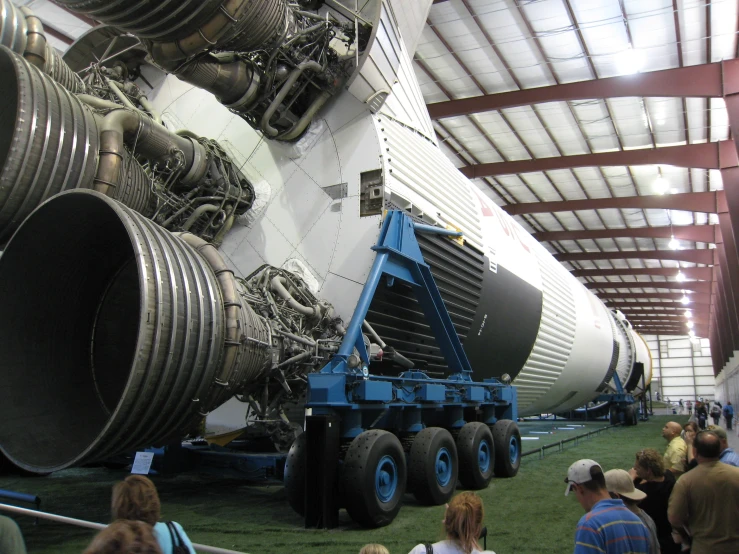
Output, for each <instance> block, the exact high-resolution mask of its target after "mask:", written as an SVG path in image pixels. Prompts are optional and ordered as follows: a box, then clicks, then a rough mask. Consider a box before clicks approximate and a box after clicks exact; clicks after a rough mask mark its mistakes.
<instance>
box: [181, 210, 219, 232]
mask: <svg viewBox="0 0 739 554" xmlns="http://www.w3.org/2000/svg"><path fill="white" fill-rule="evenodd" d="M218 210H219V208H218V206H214V205H213V204H203V205H202V206H198V207H197V208H195V209H194V210H193V212H192V214H190V217H188V218H187V221H185V223H184V224H183V225H182V230H183V231H189V230H190V227H192V226H193V224H194V223H195V222H196V221H197V220H198V219H199V218H200V216H201V215H203V214H206V213H213V212H217V211H218Z"/></svg>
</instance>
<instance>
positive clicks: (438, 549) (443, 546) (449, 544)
mask: <svg viewBox="0 0 739 554" xmlns="http://www.w3.org/2000/svg"><path fill="white" fill-rule="evenodd" d="M433 547H434V554H464V551H463V550H462V549H461V548H459V546H457V544H456V543H454V542H453V541H441V542H435V543H434V544H433ZM408 554H426V545H424V544H419V545H417V546H416V547H415V548H414V549H413V550H411V551H410V552H409V553H408ZM472 554H495V552H493V551H492V550H485V551H481V550H473V551H472Z"/></svg>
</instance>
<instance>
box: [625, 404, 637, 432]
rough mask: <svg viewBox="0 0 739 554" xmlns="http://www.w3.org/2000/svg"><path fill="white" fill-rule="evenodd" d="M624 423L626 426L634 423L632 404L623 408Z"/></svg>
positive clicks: (634, 411)
mask: <svg viewBox="0 0 739 554" xmlns="http://www.w3.org/2000/svg"><path fill="white" fill-rule="evenodd" d="M624 425H626V426H627V427H632V426H634V425H636V410H635V409H634V406H626V407H625V408H624Z"/></svg>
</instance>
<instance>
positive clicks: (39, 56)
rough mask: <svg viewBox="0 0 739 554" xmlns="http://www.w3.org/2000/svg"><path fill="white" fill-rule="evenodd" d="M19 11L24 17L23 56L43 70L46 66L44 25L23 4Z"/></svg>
mask: <svg viewBox="0 0 739 554" xmlns="http://www.w3.org/2000/svg"><path fill="white" fill-rule="evenodd" d="M21 12H23V15H24V16H25V17H26V29H27V30H26V37H27V41H26V49H25V52H23V57H24V58H26V59H27V60H28V62H29V63H31V64H32V65H35V66H36V67H38V68H39V69H40V70H42V71H43V70H44V67H45V66H46V35H44V26H43V25H42V24H41V20H40V19H39V18H38V17H36V15H35V14H34V13H33V12H32V11H31V10H30V9H28V8H26V7H25V6H23V7H22V8H21Z"/></svg>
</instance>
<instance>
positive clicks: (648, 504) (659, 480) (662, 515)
mask: <svg viewBox="0 0 739 554" xmlns="http://www.w3.org/2000/svg"><path fill="white" fill-rule="evenodd" d="M629 475H631V478H632V479H634V486H635V487H636V488H637V489H639V490H640V491H642V492H644V493H646V495H647V497H646V498H645V499H644V500H642V501H641V504H640V505H639V507H640V508H641V509H642V510H644V511H645V512H646V513H647V515H649V517H651V518H652V519H653V520H654V524H655V525H656V526H657V540H658V541H659V547H660V551H661V553H662V554H679V553H680V545H679V544H675V541H674V540H673V538H672V525H670V522H669V521H668V519H667V504H668V502H669V499H670V494H671V493H672V488H673V487H674V486H675V477H674V476H673V474H672V472H670V471H665V465H664V461H663V459H662V454H660V453H659V452H657V451H656V450H655V449H654V448H645V449H644V450H640V451H639V452H637V453H636V460H635V462H634V467H633V468H631V470H630V471H629Z"/></svg>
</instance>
